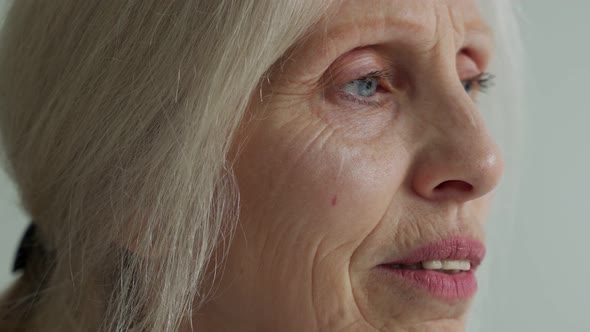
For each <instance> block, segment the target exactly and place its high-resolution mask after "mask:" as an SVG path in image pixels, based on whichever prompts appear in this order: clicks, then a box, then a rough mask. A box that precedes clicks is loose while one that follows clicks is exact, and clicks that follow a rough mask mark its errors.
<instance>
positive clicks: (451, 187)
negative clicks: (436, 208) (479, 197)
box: [434, 180, 473, 193]
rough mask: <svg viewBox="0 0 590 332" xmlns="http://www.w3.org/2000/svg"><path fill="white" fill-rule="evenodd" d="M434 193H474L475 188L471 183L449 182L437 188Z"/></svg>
mask: <svg viewBox="0 0 590 332" xmlns="http://www.w3.org/2000/svg"><path fill="white" fill-rule="evenodd" d="M434 191H435V192H440V191H455V192H460V193H469V192H471V191H473V186H472V185H471V184H470V183H468V182H465V181H461V180H448V181H444V182H442V183H440V184H439V185H438V186H436V187H435V188H434Z"/></svg>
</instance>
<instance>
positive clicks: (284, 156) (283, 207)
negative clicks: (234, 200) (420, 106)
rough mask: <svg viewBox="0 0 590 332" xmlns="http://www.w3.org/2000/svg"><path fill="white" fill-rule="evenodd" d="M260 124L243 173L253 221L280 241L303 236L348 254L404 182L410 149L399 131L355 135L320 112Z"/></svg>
mask: <svg viewBox="0 0 590 332" xmlns="http://www.w3.org/2000/svg"><path fill="white" fill-rule="evenodd" d="M260 128H264V130H260V131H258V132H257V133H255V134H254V135H253V136H252V137H251V141H250V142H249V143H248V147H247V148H246V149H245V150H244V153H243V155H242V157H241V158H240V160H241V164H242V166H241V167H240V169H241V171H239V172H237V173H239V174H237V175H238V178H239V181H240V182H241V183H240V191H241V194H242V202H243V212H244V213H243V217H244V219H243V220H244V221H245V222H246V223H247V227H248V228H251V229H252V230H253V231H254V232H255V233H256V234H259V236H260V235H262V234H264V236H265V237H266V239H264V241H265V242H266V243H268V242H276V243H277V247H278V248H284V249H285V250H287V249H289V248H288V247H286V246H285V245H284V244H285V243H289V242H290V240H289V239H288V238H287V237H292V236H301V238H302V239H305V240H304V241H300V242H298V243H299V244H301V243H304V242H305V243H309V242H311V241H316V242H317V241H320V240H321V241H323V242H324V244H325V245H326V246H327V247H326V248H325V250H327V251H329V250H332V249H334V248H344V247H346V248H347V249H348V250H349V251H350V252H349V253H348V255H349V257H344V256H345V254H344V253H342V254H343V258H346V259H348V258H350V255H352V251H354V249H355V248H356V247H357V246H358V245H359V244H360V243H361V242H362V241H363V239H364V238H365V237H366V236H367V235H368V234H369V233H370V232H371V231H372V230H373V228H374V227H375V226H376V225H377V224H378V223H379V221H380V220H381V218H382V217H383V215H384V213H385V212H386V211H387V210H388V206H389V204H390V203H391V201H392V199H393V195H394V194H395V193H396V192H397V191H398V190H399V188H400V187H401V185H402V182H403V177H404V172H403V170H404V168H405V164H406V160H407V159H408V158H407V156H406V155H405V154H404V153H403V151H404V150H403V149H400V148H399V144H396V142H395V137H393V135H381V136H379V138H378V139H374V140H362V141H361V140H359V142H355V140H354V139H352V138H351V137H350V136H349V135H346V134H345V133H343V132H342V128H341V127H335V126H331V125H330V124H328V123H326V121H325V120H324V119H319V118H305V119H294V120H291V121H290V122H288V123H287V124H283V125H281V126H277V127H274V126H272V125H266V124H263V125H261V126H260ZM279 243H280V244H282V245H280V246H279ZM345 244H346V245H345ZM343 246H344V247H343ZM291 249H293V248H291ZM311 254H312V253H310V255H311ZM308 256H309V255H308ZM301 258H304V257H301Z"/></svg>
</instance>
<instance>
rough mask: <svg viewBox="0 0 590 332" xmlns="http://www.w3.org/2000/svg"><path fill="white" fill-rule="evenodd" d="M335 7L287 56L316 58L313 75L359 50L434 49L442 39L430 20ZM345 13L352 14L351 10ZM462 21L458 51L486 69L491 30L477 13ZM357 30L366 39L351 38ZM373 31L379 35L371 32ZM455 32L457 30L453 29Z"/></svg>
mask: <svg viewBox="0 0 590 332" xmlns="http://www.w3.org/2000/svg"><path fill="white" fill-rule="evenodd" d="M355 1H356V0H355ZM372 1H374V0H372ZM333 8H334V9H335V10H333V11H332V10H329V11H328V12H327V13H326V16H325V19H324V20H322V21H320V22H319V24H318V25H316V27H315V30H313V31H312V32H311V34H310V35H308V36H307V38H305V39H304V40H302V41H301V43H299V44H297V46H296V47H295V48H294V49H293V50H292V51H293V52H294V53H290V55H289V56H288V58H291V56H293V55H295V54H297V56H295V58H298V57H299V56H301V57H303V58H307V59H313V61H311V62H310V63H309V64H310V65H311V66H312V67H310V68H309V69H310V70H309V71H308V73H310V74H311V72H315V73H318V74H319V73H320V72H321V73H323V72H325V70H327V69H328V67H329V66H330V65H331V64H332V63H333V62H334V61H335V60H336V59H338V58H339V57H340V56H342V55H344V54H346V53H347V52H349V51H352V50H354V49H357V48H363V47H370V46H376V45H391V44H392V43H395V44H402V45H404V44H405V45H409V46H410V47H411V48H413V49H415V50H417V51H419V50H420V49H429V48H431V47H433V46H434V45H435V44H436V43H437V41H438V40H439V39H440V38H439V36H438V35H437V34H438V32H437V31H438V25H437V24H435V25H432V24H428V22H429V21H427V19H424V17H423V16H422V17H419V16H416V15H414V16H412V15H387V16H384V15H383V13H379V12H377V13H375V12H366V11H365V13H361V14H360V15H355V14H353V15H350V12H348V13H346V12H345V13H344V14H345V15H340V14H342V13H340V8H338V7H333ZM345 10H346V11H350V9H349V8H347V9H345ZM363 14H364V16H363ZM379 14H381V16H379ZM348 15H350V16H349V17H353V18H352V19H347V20H343V22H338V18H340V17H343V16H348ZM345 18H346V17H345ZM461 21H462V22H461V24H462V25H461V31H462V36H461V39H462V45H458V48H457V52H459V51H461V50H466V51H468V53H470V54H472V55H474V57H475V58H477V61H476V62H478V65H481V66H482V67H485V66H486V65H487V64H488V63H489V60H490V58H491V55H492V53H493V52H492V51H493V45H494V38H493V34H492V29H491V28H490V27H489V26H488V25H487V23H486V22H485V21H484V20H483V18H482V17H481V16H480V15H479V13H478V12H471V13H469V14H468V15H464V17H463V18H462V20H461ZM359 22H362V24H359ZM355 27H356V28H357V29H358V31H360V32H362V33H363V34H365V35H367V37H363V38H358V37H354V36H353V37H354V38H351V36H350V32H351V31H354V29H355ZM374 31H378V32H377V33H372V32H374ZM453 31H457V29H455V28H454V27H453ZM316 66H317V67H316Z"/></svg>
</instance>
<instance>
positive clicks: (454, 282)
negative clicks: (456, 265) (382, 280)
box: [381, 266, 477, 301]
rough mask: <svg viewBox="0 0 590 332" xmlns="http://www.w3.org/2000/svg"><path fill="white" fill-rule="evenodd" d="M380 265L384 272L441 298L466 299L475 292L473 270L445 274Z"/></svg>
mask: <svg viewBox="0 0 590 332" xmlns="http://www.w3.org/2000/svg"><path fill="white" fill-rule="evenodd" d="M381 267H382V269H383V270H385V272H386V273H388V274H390V275H393V276H394V277H397V278H400V279H402V280H403V281H404V282H405V283H407V284H409V285H411V286H413V287H416V288H418V289H422V290H425V291H428V292H429V293H430V294H432V295H433V296H435V297H437V298H440V299H443V300H447V301H459V300H467V299H470V298H472V297H473V296H475V293H477V278H476V277H475V273H474V272H473V271H466V272H460V273H456V274H446V273H442V272H437V271H433V270H409V269H394V268H389V267H386V266H381Z"/></svg>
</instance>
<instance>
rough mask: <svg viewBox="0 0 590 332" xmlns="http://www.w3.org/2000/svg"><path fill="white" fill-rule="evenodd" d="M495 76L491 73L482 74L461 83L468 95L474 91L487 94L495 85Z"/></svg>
mask: <svg viewBox="0 0 590 332" xmlns="http://www.w3.org/2000/svg"><path fill="white" fill-rule="evenodd" d="M494 78H495V76H494V75H492V74H490V73H481V74H479V75H477V76H476V77H473V78H471V79H467V80H463V81H461V84H463V89H465V92H467V93H468V94H471V93H472V92H473V90H474V89H477V90H478V91H479V92H486V91H487V90H488V89H489V88H490V87H492V86H493V85H494Z"/></svg>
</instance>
